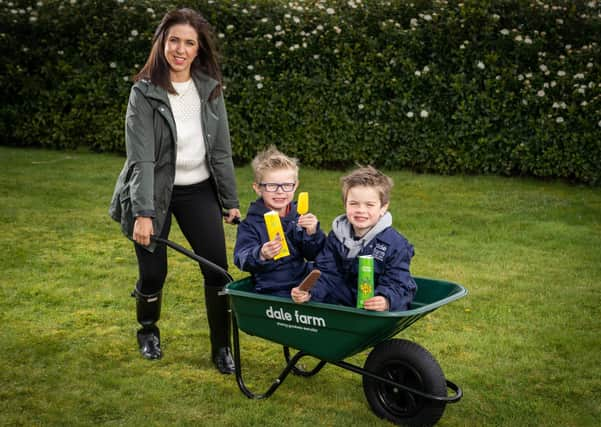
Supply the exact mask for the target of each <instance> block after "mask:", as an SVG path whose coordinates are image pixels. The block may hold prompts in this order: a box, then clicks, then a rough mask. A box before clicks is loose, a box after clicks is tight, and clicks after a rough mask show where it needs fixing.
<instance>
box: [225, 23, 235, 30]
mask: <svg viewBox="0 0 601 427" xmlns="http://www.w3.org/2000/svg"><path fill="white" fill-rule="evenodd" d="M225 29H226V30H227V31H232V30H233V29H234V26H233V25H232V24H229V25H228V26H227V27H225Z"/></svg>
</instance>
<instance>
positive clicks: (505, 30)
mask: <svg viewBox="0 0 601 427" xmlns="http://www.w3.org/2000/svg"><path fill="white" fill-rule="evenodd" d="M500 33H501V34H503V35H504V36H508V35H509V30H508V29H507V28H503V29H502V30H501V31H500Z"/></svg>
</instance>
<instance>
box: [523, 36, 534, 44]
mask: <svg viewBox="0 0 601 427" xmlns="http://www.w3.org/2000/svg"><path fill="white" fill-rule="evenodd" d="M524 43H526V44H532V39H531V38H530V37H528V36H526V38H525V39H524Z"/></svg>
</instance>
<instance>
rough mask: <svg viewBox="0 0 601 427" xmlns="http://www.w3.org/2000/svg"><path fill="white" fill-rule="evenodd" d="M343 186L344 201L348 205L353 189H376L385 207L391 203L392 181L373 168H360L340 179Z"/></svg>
mask: <svg viewBox="0 0 601 427" xmlns="http://www.w3.org/2000/svg"><path fill="white" fill-rule="evenodd" d="M340 184H341V186H342V201H343V202H344V203H345V204H346V196H347V194H348V191H349V190H350V189H351V188H353V187H359V186H363V187H374V188H375V189H376V190H377V191H378V194H379V195H380V203H382V205H385V204H386V203H388V202H389V201H390V191H391V190H392V186H393V182H392V179H391V178H390V177H388V176H386V175H384V174H383V173H382V172H380V171H379V170H377V169H376V168H374V167H373V166H360V167H359V168H358V169H355V170H353V171H352V172H351V173H349V174H348V175H346V176H344V177H342V178H341V179H340Z"/></svg>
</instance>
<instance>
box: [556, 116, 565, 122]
mask: <svg viewBox="0 0 601 427" xmlns="http://www.w3.org/2000/svg"><path fill="white" fill-rule="evenodd" d="M555 121H556V122H557V123H563V117H561V116H559V117H557V118H556V119H555Z"/></svg>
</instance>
